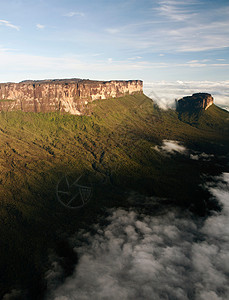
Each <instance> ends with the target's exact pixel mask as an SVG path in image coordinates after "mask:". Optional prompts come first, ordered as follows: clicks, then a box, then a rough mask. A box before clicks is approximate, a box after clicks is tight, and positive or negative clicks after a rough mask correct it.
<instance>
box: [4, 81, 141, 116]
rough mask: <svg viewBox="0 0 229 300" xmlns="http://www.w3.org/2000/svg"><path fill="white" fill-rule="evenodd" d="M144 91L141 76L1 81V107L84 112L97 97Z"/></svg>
mask: <svg viewBox="0 0 229 300" xmlns="http://www.w3.org/2000/svg"><path fill="white" fill-rule="evenodd" d="M142 92H143V82H142V81H141V80H129V81H121V80H112V81H94V80H88V79H78V78H73V79H53V80H40V81H39V80H37V81H33V80H26V81H22V82H19V83H11V82H9V83H0V111H13V110H22V111H25V112H44V113H46V112H54V111H61V112H67V113H71V114H74V115H80V114H83V112H84V109H85V107H86V105H87V104H88V103H89V102H92V101H94V100H97V99H108V98H115V97H122V96H125V95H130V94H134V93H142Z"/></svg>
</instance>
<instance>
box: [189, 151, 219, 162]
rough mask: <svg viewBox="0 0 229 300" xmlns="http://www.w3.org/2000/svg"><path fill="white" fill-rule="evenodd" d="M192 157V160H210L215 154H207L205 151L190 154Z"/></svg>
mask: <svg viewBox="0 0 229 300" xmlns="http://www.w3.org/2000/svg"><path fill="white" fill-rule="evenodd" d="M190 158H191V159H192V160H203V161H210V160H211V159H212V158H214V154H207V153H205V152H203V153H195V154H190Z"/></svg>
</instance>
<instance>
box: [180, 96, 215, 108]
mask: <svg viewBox="0 0 229 300" xmlns="http://www.w3.org/2000/svg"><path fill="white" fill-rule="evenodd" d="M213 101H214V99H213V97H212V96H211V95H210V94H207V93H196V94H193V95H192V96H187V97H183V98H182V99H180V100H178V101H176V108H177V111H179V112H185V111H187V112H194V111H201V110H202V109H204V110H207V109H208V108H209V106H211V105H212V104H213Z"/></svg>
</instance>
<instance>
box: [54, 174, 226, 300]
mask: <svg viewBox="0 0 229 300" xmlns="http://www.w3.org/2000/svg"><path fill="white" fill-rule="evenodd" d="M218 180H219V181H218V182H217V183H213V184H208V185H206V187H207V188H208V189H209V190H210V192H211V193H212V195H214V196H215V197H216V198H217V199H218V200H219V201H220V202H221V203H222V205H223V210H222V212H221V213H215V214H213V215H212V216H211V217H209V218H207V219H206V220H205V221H204V219H197V218H195V217H194V216H192V215H191V214H188V213H186V214H185V213H184V212H181V211H179V210H177V209H172V210H171V209H170V211H167V212H165V213H164V214H158V215H156V214H155V215H154V216H150V215H146V214H145V213H141V212H137V211H134V210H129V211H127V210H123V209H117V210H112V211H111V213H110V216H109V217H108V218H107V221H108V222H109V225H106V226H99V225H94V228H93V229H94V230H96V234H95V235H92V234H90V233H89V232H85V231H81V232H80V233H79V234H77V235H76V236H75V237H74V238H73V240H72V241H73V243H74V244H75V250H76V251H77V252H78V254H79V256H80V260H79V263H78V265H77V266H76V269H75V272H74V274H73V276H72V277H70V278H67V279H66V281H65V282H64V283H63V284H62V285H60V286H58V287H55V272H56V274H57V277H58V275H59V270H58V268H57V267H56V266H55V268H54V269H53V270H52V271H50V272H52V276H51V278H50V276H49V286H50V287H52V289H51V291H50V294H49V297H48V299H55V300H57V299H58V300H67V299H76V298H77V299H95V300H96V299H108V298H109V299H152V298H153V299H154V300H157V299H180V300H181V299H182V300H185V299H187V300H188V299H197V300H204V299H212V300H213V299H214V300H223V299H226V295H228V293H229V288H228V287H229V279H228V277H227V275H228V272H229V265H228V261H229V254H228V253H229V229H228V228H229V218H228V216H229V206H228V195H229V173H225V174H223V176H222V177H221V178H218ZM55 270H56V271H55ZM54 287H55V288H54Z"/></svg>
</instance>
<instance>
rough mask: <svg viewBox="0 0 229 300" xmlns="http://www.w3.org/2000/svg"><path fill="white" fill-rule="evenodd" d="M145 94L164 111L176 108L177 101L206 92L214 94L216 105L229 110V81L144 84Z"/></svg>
mask: <svg viewBox="0 0 229 300" xmlns="http://www.w3.org/2000/svg"><path fill="white" fill-rule="evenodd" d="M144 92H145V94H146V95H147V96H149V97H150V98H152V99H153V100H154V101H156V102H157V103H158V105H159V106H160V107H161V108H163V109H167V108H175V99H180V98H182V97H184V96H190V95H192V94H194V93H198V92H205V93H209V94H212V96H213V98H214V100H215V104H216V105H218V106H221V107H222V108H224V109H227V110H229V81H218V82H215V81H181V80H178V81H174V82H168V81H158V82H156V81H155V82H144Z"/></svg>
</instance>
